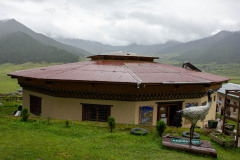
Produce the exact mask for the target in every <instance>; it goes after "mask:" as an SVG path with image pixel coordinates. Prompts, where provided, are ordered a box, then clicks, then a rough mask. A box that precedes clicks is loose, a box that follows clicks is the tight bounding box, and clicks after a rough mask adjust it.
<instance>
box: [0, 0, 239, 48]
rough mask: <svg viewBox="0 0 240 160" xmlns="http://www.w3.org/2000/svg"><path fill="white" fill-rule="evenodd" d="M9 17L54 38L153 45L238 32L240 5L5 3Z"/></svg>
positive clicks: (3, 12)
mask: <svg viewBox="0 0 240 160" xmlns="http://www.w3.org/2000/svg"><path fill="white" fill-rule="evenodd" d="M9 18H14V19H16V20H17V21H19V22H21V23H23V24H24V25H26V26H28V27H29V28H31V29H32V30H34V31H36V32H38V33H42V34H45V35H47V36H50V37H65V38H79V39H85V40H95V41H99V42H102V43H105V44H111V45H128V44H131V43H137V44H145V45H148V44H157V43H165V42H166V41H169V40H177V41H182V42H186V41H190V40H195V39H199V38H203V37H206V36H209V35H212V34H214V33H217V32H219V31H221V30H229V31H238V30H240V1H239V0H0V19H9Z"/></svg>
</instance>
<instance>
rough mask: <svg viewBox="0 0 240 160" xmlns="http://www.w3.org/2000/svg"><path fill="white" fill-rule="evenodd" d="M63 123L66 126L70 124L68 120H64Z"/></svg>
mask: <svg viewBox="0 0 240 160" xmlns="http://www.w3.org/2000/svg"><path fill="white" fill-rule="evenodd" d="M65 125H66V127H67V128H68V127H69V125H70V121H69V120H66V121H65Z"/></svg>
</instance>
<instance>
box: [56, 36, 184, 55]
mask: <svg viewBox="0 0 240 160" xmlns="http://www.w3.org/2000/svg"><path fill="white" fill-rule="evenodd" d="M56 40H57V41H59V42H62V43H65V44H68V45H72V46H75V47H79V48H82V49H84V50H86V51H88V52H91V53H94V54H101V53H107V52H115V51H124V52H133V53H140V54H148V55H154V54H157V53H159V51H161V50H163V49H165V48H166V47H170V46H175V45H177V44H179V43H180V42H177V41H169V42H167V43H165V44H155V45H138V44H130V45H128V46H112V45H106V44H102V43H99V42H96V41H87V40H82V39H67V38H57V39H56Z"/></svg>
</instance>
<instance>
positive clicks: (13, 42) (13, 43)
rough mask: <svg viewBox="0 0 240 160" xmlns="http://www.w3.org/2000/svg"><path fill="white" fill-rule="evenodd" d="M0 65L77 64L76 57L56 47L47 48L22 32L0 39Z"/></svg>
mask: <svg viewBox="0 0 240 160" xmlns="http://www.w3.org/2000/svg"><path fill="white" fill-rule="evenodd" d="M0 49H1V50H0V64H2V63H14V64H21V63H25V62H63V63H69V62H77V61H78V56H76V55H74V54H71V53H69V52H67V51H65V50H62V49H58V48H56V47H52V46H47V45H44V44H42V43H40V42H39V41H37V40H35V39H34V38H32V37H30V36H28V35H27V34H25V33H22V32H15V33H12V34H8V35H7V36H5V37H4V38H1V39H0Z"/></svg>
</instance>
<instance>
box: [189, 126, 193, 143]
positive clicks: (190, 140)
mask: <svg viewBox="0 0 240 160" xmlns="http://www.w3.org/2000/svg"><path fill="white" fill-rule="evenodd" d="M192 128H193V124H191V128H190V139H189V144H190V145H192V134H193V133H192Z"/></svg>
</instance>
